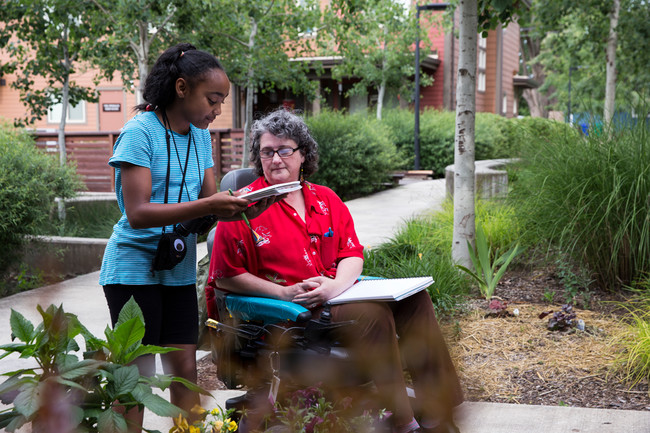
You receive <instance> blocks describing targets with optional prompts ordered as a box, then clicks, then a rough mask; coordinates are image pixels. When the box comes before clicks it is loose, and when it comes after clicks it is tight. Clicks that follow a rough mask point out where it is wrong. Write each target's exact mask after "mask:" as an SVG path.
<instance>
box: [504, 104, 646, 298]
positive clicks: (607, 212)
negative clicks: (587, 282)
mask: <svg viewBox="0 0 650 433" xmlns="http://www.w3.org/2000/svg"><path fill="white" fill-rule="evenodd" d="M640 118H643V117H640ZM648 161H650V136H649V134H648V130H647V128H646V127H645V126H636V127H631V128H625V129H621V130H617V131H606V132H604V133H602V134H599V135H596V134H591V135H590V136H584V135H582V134H581V133H580V132H578V131H575V130H570V129H567V128H552V131H551V133H550V134H549V136H548V137H547V138H545V139H535V140H528V141H525V142H524V145H523V146H522V163H521V166H520V167H519V168H518V170H517V181H516V182H514V183H513V184H512V185H513V191H512V194H511V197H512V198H513V200H514V204H515V209H516V210H517V214H518V217H519V219H520V221H522V222H523V224H524V226H525V228H526V234H527V238H528V239H527V242H526V243H527V244H532V245H535V244H538V245H540V246H541V247H543V248H545V249H546V250H547V251H550V250H552V249H558V250H559V251H560V252H561V253H563V254H569V255H570V256H571V257H572V259H573V260H574V261H576V262H578V263H582V264H584V266H585V267H586V268H587V269H588V270H589V272H590V273H591V275H593V277H594V278H595V280H596V282H597V283H598V284H599V285H600V286H601V287H603V288H616V287H619V286H620V285H621V284H629V283H630V282H631V281H632V280H634V279H636V278H637V277H638V276H639V275H642V274H643V273H646V272H649V271H650V219H649V218H648V214H649V212H650V198H649V197H650V164H648Z"/></svg>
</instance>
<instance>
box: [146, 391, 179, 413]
mask: <svg viewBox="0 0 650 433" xmlns="http://www.w3.org/2000/svg"><path fill="white" fill-rule="evenodd" d="M141 403H143V404H144V406H145V407H146V408H147V409H149V410H150V411H151V412H153V413H155V414H156V415H158V416H163V417H174V416H177V415H178V414H179V413H183V414H184V415H185V416H187V414H186V413H185V411H183V410H182V409H181V408H179V407H178V406H176V405H173V404H171V403H170V402H168V401H167V400H165V399H164V398H162V397H161V396H159V395H156V394H148V395H145V396H144V397H143V399H142V400H141Z"/></svg>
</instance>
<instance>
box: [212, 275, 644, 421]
mask: <svg viewBox="0 0 650 433" xmlns="http://www.w3.org/2000/svg"><path fill="white" fill-rule="evenodd" d="M496 293H497V295H499V296H500V297H501V298H503V299H505V300H507V301H508V302H509V305H508V309H509V311H510V312H512V311H514V309H515V308H516V309H518V311H519V315H517V316H509V317H502V318H486V317H485V313H486V312H487V310H485V309H484V306H485V301H484V300H482V299H473V300H470V301H469V302H468V303H467V306H466V307H467V308H466V311H465V312H464V313H463V314H462V315H460V316H459V317H456V318H453V319H451V320H445V321H444V322H443V323H442V327H443V330H444V332H445V334H446V337H447V341H448V343H449V347H450V351H451V353H452V357H453V359H454V362H455V363H456V365H457V367H458V373H459V376H460V379H461V384H462V385H463V390H464V393H465V399H466V400H468V401H485V402H499V403H520V404H533V405H549V406H558V405H560V406H576V407H589V408H604V409H628V410H648V411H650V396H649V394H648V383H647V382H642V383H639V384H637V385H635V386H630V384H626V383H623V382H622V377H621V375H620V374H615V373H614V372H613V371H612V370H611V369H609V368H608V367H609V366H610V365H611V364H612V363H613V362H614V358H615V355H616V352H617V350H618V349H617V347H616V346H612V344H611V341H612V337H613V335H614V333H615V331H617V330H619V329H620V327H621V326H622V325H621V323H620V322H619V320H618V317H619V316H618V315H619V312H617V309H616V304H615V301H617V300H620V299H617V298H616V296H614V295H613V294H609V293H592V296H591V305H590V309H589V310H583V309H578V308H576V309H575V312H576V313H577V318H578V319H582V320H584V322H585V331H578V330H575V329H574V330H571V331H568V332H552V331H549V330H547V328H546V323H547V321H548V318H545V319H540V318H539V317H538V315H539V313H541V312H543V311H549V310H554V311H557V310H559V309H560V308H561V303H562V302H563V301H562V297H563V296H564V295H563V292H562V289H561V285H560V283H559V281H558V278H557V276H555V275H554V273H553V269H547V270H544V271H531V272H528V271H526V272H523V271H515V272H510V273H508V274H507V275H506V276H505V278H504V279H503V280H502V281H501V283H500V284H499V286H498V288H497V290H496ZM551 293H554V297H553V298H554V299H553V303H549V302H546V301H545V299H548V298H550V294H551ZM199 381H200V385H201V386H203V387H206V388H207V389H213V390H214V389H225V386H224V385H223V383H221V382H220V381H219V380H218V379H217V378H216V367H215V366H214V365H213V364H212V362H211V361H210V358H209V356H208V357H206V358H204V359H202V360H200V362H199Z"/></svg>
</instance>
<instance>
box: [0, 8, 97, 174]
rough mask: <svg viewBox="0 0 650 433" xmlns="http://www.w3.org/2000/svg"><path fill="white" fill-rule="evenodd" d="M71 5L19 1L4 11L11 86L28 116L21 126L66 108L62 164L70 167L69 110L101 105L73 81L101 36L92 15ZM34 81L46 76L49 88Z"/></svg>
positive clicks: (1, 12) (60, 137)
mask: <svg viewBox="0 0 650 433" xmlns="http://www.w3.org/2000/svg"><path fill="white" fill-rule="evenodd" d="M89 12H90V11H89V10H88V9H84V8H79V7H78V3H77V2H75V1H72V0H16V1H6V2H3V6H2V8H0V22H3V23H4V26H3V27H0V32H1V35H2V36H1V37H0V40H4V41H6V45H5V47H4V48H5V50H6V51H7V52H8V53H9V55H10V57H11V58H12V59H13V60H12V61H11V62H10V63H9V64H8V65H5V68H6V69H7V70H11V71H15V72H16V75H17V79H16V81H15V82H13V83H11V86H12V87H13V88H15V89H17V90H19V91H20V95H21V100H22V101H23V103H25V104H26V105H27V108H28V110H29V113H28V114H27V116H26V118H25V119H22V120H21V121H20V123H23V124H31V123H33V122H34V121H35V120H37V119H41V118H42V117H44V116H46V115H47V113H48V109H49V108H50V107H52V106H53V105H55V104H58V103H60V104H61V117H60V119H59V127H58V146H59V158H60V163H61V165H65V163H66V148H65V125H66V118H67V115H68V109H69V107H70V105H72V106H75V105H77V104H78V103H79V102H81V101H96V100H97V95H96V92H95V90H94V89H91V88H88V87H84V86H79V85H77V84H76V83H75V82H74V81H72V79H71V77H72V76H73V74H74V73H75V72H77V71H79V70H80V69H81V68H82V67H83V66H84V60H86V59H88V58H89V57H90V50H92V47H93V45H95V44H96V41H97V35H96V34H94V33H93V32H92V28H93V26H92V24H91V20H92V18H91V14H90V13H89ZM35 77H43V78H44V79H45V82H46V85H45V87H44V88H40V87H37V86H36V83H35Z"/></svg>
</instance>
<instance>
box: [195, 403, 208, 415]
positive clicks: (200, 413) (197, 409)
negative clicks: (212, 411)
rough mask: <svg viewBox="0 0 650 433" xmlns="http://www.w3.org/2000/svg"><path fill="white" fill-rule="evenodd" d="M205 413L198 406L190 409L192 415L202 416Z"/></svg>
mask: <svg viewBox="0 0 650 433" xmlns="http://www.w3.org/2000/svg"><path fill="white" fill-rule="evenodd" d="M205 412H206V410H205V409H203V408H202V407H201V406H199V405H198V404H195V405H194V407H193V408H192V413H195V414H197V415H203V414H204V413H205Z"/></svg>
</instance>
